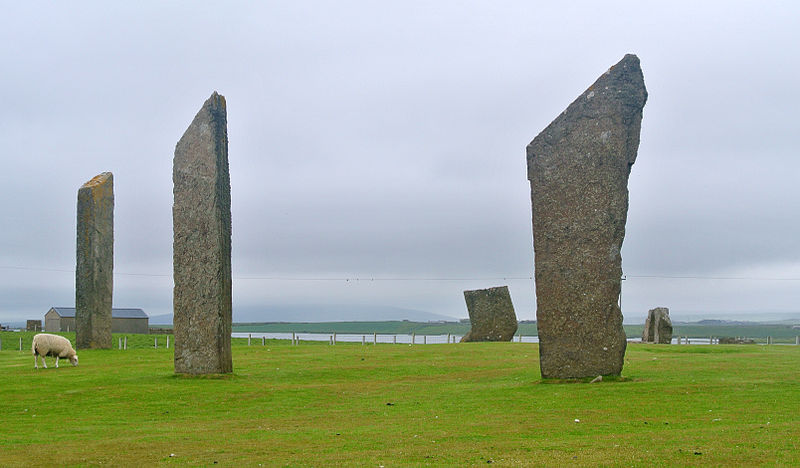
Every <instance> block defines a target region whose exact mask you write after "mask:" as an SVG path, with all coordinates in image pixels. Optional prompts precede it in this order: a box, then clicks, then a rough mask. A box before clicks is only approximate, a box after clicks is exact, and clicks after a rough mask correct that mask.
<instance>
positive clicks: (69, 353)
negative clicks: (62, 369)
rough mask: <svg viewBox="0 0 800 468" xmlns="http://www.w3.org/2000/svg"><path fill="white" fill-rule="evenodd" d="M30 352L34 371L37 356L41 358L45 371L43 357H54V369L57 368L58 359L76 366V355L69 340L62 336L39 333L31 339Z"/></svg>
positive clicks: (37, 362)
mask: <svg viewBox="0 0 800 468" xmlns="http://www.w3.org/2000/svg"><path fill="white" fill-rule="evenodd" d="M31 352H33V367H34V368H36V369H38V368H39V356H42V364H43V365H44V368H45V369H47V361H45V359H44V358H45V356H55V357H56V367H58V358H65V359H69V362H71V363H72V365H73V366H77V365H78V355H77V354H76V353H75V350H74V349H73V348H72V344H71V343H70V342H69V340H68V339H66V338H64V337H63V336H58V335H51V334H49V333H39V334H37V335H36V336H34V337H33V344H32V345H31Z"/></svg>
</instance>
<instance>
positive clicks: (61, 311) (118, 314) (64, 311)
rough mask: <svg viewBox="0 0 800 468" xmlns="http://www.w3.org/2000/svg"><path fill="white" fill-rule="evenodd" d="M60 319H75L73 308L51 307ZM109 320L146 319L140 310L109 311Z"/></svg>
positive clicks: (116, 309) (145, 315) (115, 309)
mask: <svg viewBox="0 0 800 468" xmlns="http://www.w3.org/2000/svg"><path fill="white" fill-rule="evenodd" d="M50 310H55V311H56V313H57V314H58V315H59V316H60V317H75V308H74V307H52V308H51V309H50ZM111 318H148V317H147V314H146V313H144V311H143V310H142V309H118V308H116V307H114V308H112V309H111Z"/></svg>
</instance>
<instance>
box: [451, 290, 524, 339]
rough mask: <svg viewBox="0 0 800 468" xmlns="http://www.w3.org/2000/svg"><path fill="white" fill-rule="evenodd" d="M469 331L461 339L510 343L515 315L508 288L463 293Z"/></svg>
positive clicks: (515, 322)
mask: <svg viewBox="0 0 800 468" xmlns="http://www.w3.org/2000/svg"><path fill="white" fill-rule="evenodd" d="M464 300H465V301H466V302H467V312H469V322H470V324H471V325H472V327H471V328H470V331H468V332H467V334H466V335H464V337H463V338H461V342H462V343H463V342H468V341H511V339H512V338H514V333H516V332H517V314H515V313H514V304H513V303H512V302H511V294H509V292H508V286H500V287H497V288H489V289H475V290H472V291H464Z"/></svg>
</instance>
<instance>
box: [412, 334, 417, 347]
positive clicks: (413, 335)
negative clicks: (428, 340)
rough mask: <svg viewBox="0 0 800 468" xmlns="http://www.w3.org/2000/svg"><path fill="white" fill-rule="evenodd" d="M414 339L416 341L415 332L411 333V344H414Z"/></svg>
mask: <svg viewBox="0 0 800 468" xmlns="http://www.w3.org/2000/svg"><path fill="white" fill-rule="evenodd" d="M416 341H417V334H416V333H412V334H411V344H412V345H413V344H416Z"/></svg>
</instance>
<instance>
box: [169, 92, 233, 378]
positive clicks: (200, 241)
mask: <svg viewBox="0 0 800 468" xmlns="http://www.w3.org/2000/svg"><path fill="white" fill-rule="evenodd" d="M172 181H173V184H174V187H173V195H174V198H175V201H174V205H173V207H172V219H173V230H174V241H173V242H174V243H173V268H174V275H173V276H174V281H175V289H174V298H173V306H174V318H173V325H174V330H175V348H174V349H175V372H177V373H185V374H217V373H227V372H233V361H232V358H231V195H230V194H231V191H230V176H229V173H228V130H227V111H226V105H225V98H224V97H223V96H220V95H219V94H217V93H216V92H214V94H212V95H211V97H210V98H208V100H207V101H206V102H205V104H203V107H202V109H200V112H198V113H197V115H196V116H195V118H194V120H193V121H192V123H191V125H189V128H188V129H186V132H185V133H184V134H183V137H181V139H180V141H178V144H177V146H176V147H175V159H174V161H173V172H172Z"/></svg>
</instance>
